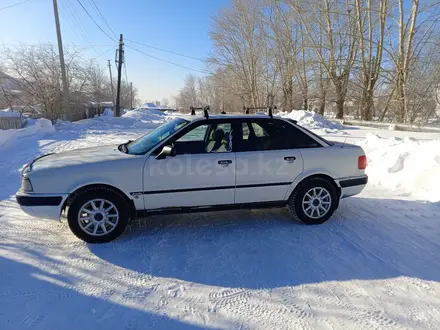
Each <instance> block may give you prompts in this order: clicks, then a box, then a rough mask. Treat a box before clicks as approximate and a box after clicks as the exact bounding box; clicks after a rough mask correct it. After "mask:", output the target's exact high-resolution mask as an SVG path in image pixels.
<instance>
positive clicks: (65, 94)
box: [53, 0, 71, 120]
mask: <svg viewBox="0 0 440 330" xmlns="http://www.w3.org/2000/svg"><path fill="white" fill-rule="evenodd" d="M53 12H54V15H55V26H56V29H57V39H58V53H59V56H60V66H61V79H62V81H63V107H64V114H65V116H66V120H70V119H71V118H70V109H69V107H70V104H69V88H68V87H67V77H66V66H65V65H64V51H63V40H62V39H61V28H60V18H59V17H58V4H57V0H53Z"/></svg>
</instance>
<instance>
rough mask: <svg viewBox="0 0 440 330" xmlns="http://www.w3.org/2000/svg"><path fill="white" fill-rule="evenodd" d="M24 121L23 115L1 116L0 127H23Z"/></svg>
mask: <svg viewBox="0 0 440 330" xmlns="http://www.w3.org/2000/svg"><path fill="white" fill-rule="evenodd" d="M24 123H25V121H24V120H23V119H22V118H21V117H12V118H9V117H0V129H11V128H14V129H17V128H22V127H23V125H24Z"/></svg>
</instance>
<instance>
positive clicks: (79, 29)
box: [60, 1, 96, 52]
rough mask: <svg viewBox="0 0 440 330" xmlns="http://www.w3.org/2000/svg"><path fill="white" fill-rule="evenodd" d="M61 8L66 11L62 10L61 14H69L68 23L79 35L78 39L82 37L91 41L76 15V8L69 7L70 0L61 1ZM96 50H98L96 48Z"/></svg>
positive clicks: (87, 41) (86, 40)
mask: <svg viewBox="0 0 440 330" xmlns="http://www.w3.org/2000/svg"><path fill="white" fill-rule="evenodd" d="M60 8H62V9H63V11H64V12H63V11H60V13H61V15H62V16H67V18H68V19H66V21H67V24H69V26H70V28H71V29H72V31H73V33H74V34H75V35H76V36H77V37H78V39H82V40H84V41H85V42H86V43H91V41H90V39H89V38H88V36H87V34H86V33H85V32H84V28H83V27H82V26H81V23H80V21H79V20H78V18H77V17H76V15H75V12H74V10H73V9H71V8H70V7H69V5H68V2H67V1H60ZM69 18H70V19H69ZM74 25H75V26H76V27H77V28H76V29H75V28H74ZM78 32H79V33H78ZM80 36H81V38H80ZM94 50H95V49H94ZM95 52H96V50H95Z"/></svg>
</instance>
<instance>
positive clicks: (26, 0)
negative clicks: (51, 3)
mask: <svg viewBox="0 0 440 330" xmlns="http://www.w3.org/2000/svg"><path fill="white" fill-rule="evenodd" d="M29 1H30V0H24V1H20V2H17V3H13V4H12V5H9V6H6V7H3V8H0V11H2V10H6V9H9V8H12V7H15V6H19V5H22V4H25V3H26V2H29Z"/></svg>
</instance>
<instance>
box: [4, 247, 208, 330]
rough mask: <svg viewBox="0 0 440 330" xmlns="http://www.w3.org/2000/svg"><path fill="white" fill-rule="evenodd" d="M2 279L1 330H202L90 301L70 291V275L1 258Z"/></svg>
mask: <svg viewBox="0 0 440 330" xmlns="http://www.w3.org/2000/svg"><path fill="white" fill-rule="evenodd" d="M0 248H3V247H0ZM38 257H39V258H40V257H42V255H40V256H38ZM39 266H41V265H39ZM0 278H1V281H0V292H1V294H0V307H1V308H0V329H8V330H12V329H24V328H33V329H96V328H98V329H150V328H155V329H164V330H165V329H202V328H201V327H198V326H195V325H192V324H189V323H185V322H184V321H179V320H174V319H171V318H169V317H167V316H165V315H160V314H154V313H150V312H148V311H146V310H143V309H136V308H134V307H133V308H131V307H128V306H124V305H122V304H119V303H114V302H111V301H109V300H107V299H102V297H94V296H93V295H90V293H89V292H81V291H78V290H75V289H73V288H71V285H70V284H69V278H68V277H65V276H62V275H58V274H54V273H53V272H50V271H45V270H42V269H41V268H40V267H35V266H32V265H29V264H26V263H23V262H19V261H17V260H13V259H10V258H5V257H2V256H0Z"/></svg>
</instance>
